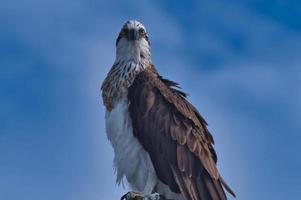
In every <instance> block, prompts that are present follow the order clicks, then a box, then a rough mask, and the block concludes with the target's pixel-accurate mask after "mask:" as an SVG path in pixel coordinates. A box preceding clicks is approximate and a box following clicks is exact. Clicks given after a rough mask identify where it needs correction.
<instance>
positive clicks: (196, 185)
mask: <svg viewBox="0 0 301 200" xmlns="http://www.w3.org/2000/svg"><path fill="white" fill-rule="evenodd" d="M175 86H177V84H176V83H174V82H172V81H167V80H161V79H160V77H159V76H158V75H157V74H156V73H155V72H154V71H149V70H146V71H144V72H141V73H140V74H139V75H138V76H137V77H136V78H135V81H134V83H133V84H132V86H131V87H130V88H129V92H128V99H129V102H130V104H129V112H130V116H131V119H132V122H133V132H134V135H135V136H136V137H137V139H138V140H139V142H140V143H141V144H142V146H143V147H144V148H145V150H146V151H147V152H148V153H149V155H150V158H151V160H152V163H153V165H154V168H155V170H156V173H157V176H158V178H159V179H160V180H161V181H162V182H163V183H165V184H167V185H168V186H169V187H170V188H171V190H172V191H174V192H177V193H178V192H181V193H182V195H183V196H184V198H185V200H198V199H202V200H212V199H213V200H226V195H225V193H224V191H223V187H222V185H223V186H224V187H225V188H226V189H227V190H228V191H230V193H231V194H232V193H233V192H232V190H231V189H230V188H229V187H228V186H227V185H226V184H225V183H224V181H223V180H222V179H221V178H220V176H219V173H218V170H217V168H216V154H215V151H214V149H213V146H212V144H213V138H212V136H211V134H210V133H209V132H208V130H207V127H206V125H207V124H206V122H205V120H204V119H203V118H202V117H201V116H200V115H199V114H198V112H197V111H196V109H195V108H194V107H193V106H192V105H191V104H190V103H189V102H188V101H187V100H186V99H185V98H184V95H183V94H182V93H180V92H179V91H177V90H175V89H172V88H170V87H175Z"/></svg>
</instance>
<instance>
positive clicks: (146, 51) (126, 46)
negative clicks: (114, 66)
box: [116, 20, 151, 62]
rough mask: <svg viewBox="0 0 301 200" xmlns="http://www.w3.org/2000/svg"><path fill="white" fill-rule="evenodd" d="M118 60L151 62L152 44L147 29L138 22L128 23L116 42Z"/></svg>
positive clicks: (131, 21)
mask: <svg viewBox="0 0 301 200" xmlns="http://www.w3.org/2000/svg"><path fill="white" fill-rule="evenodd" d="M116 54H117V56H116V60H123V61H127V60H128V61H130V60H132V61H134V62H141V61H143V60H149V61H150V55H151V53H150V42H149V39H148V35H147V33H146V29H145V27H144V26H143V25H142V24H141V23H140V22H138V21H136V20H130V21H127V22H126V23H125V24H124V25H123V27H122V29H121V31H120V33H119V35H118V38H117V40H116Z"/></svg>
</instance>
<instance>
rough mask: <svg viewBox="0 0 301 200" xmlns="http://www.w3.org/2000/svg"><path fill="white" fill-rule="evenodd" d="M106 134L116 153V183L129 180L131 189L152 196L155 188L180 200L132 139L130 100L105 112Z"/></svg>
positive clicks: (135, 139) (121, 102)
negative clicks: (162, 180)
mask: <svg viewBox="0 0 301 200" xmlns="http://www.w3.org/2000/svg"><path fill="white" fill-rule="evenodd" d="M106 132H107V136H108V139H109V140H110V142H111V144H112V146H113V148H114V152H115V158H114V165H115V168H116V172H117V179H116V182H117V183H118V184H120V183H121V182H122V179H123V177H126V179H127V181H128V183H129V185H130V187H131V189H133V190H135V191H140V192H144V193H145V194H150V193H152V192H153V190H154V189H155V190H156V191H157V192H159V193H160V194H162V195H164V196H165V197H167V198H173V199H180V195H177V194H175V193H173V192H171V191H170V189H169V188H168V186H166V185H165V184H163V183H162V182H161V181H160V180H159V179H158V178H157V176H156V173H155V170H154V167H153V165H152V162H151V159H150V157H149V155H148V153H147V152H146V151H145V150H144V149H143V147H142V146H141V144H140V143H139V141H138V140H137V138H135V137H134V136H133V129H132V121H131V118H130V116H129V113H128V101H127V100H126V99H123V100H121V101H119V103H117V104H116V105H115V107H114V109H113V110H112V111H111V112H106Z"/></svg>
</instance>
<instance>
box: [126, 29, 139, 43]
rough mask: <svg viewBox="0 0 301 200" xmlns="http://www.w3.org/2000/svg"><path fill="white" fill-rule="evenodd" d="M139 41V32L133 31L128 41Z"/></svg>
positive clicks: (129, 34)
mask: <svg viewBox="0 0 301 200" xmlns="http://www.w3.org/2000/svg"><path fill="white" fill-rule="evenodd" d="M138 39H139V33H138V31H137V30H135V29H131V30H130V31H129V33H128V40H132V41H135V40H138Z"/></svg>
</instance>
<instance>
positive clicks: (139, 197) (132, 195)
mask: <svg viewBox="0 0 301 200" xmlns="http://www.w3.org/2000/svg"><path fill="white" fill-rule="evenodd" d="M120 200H162V199H161V198H160V195H159V194H158V193H153V194H150V195H145V194H143V193H141V192H128V193H126V194H125V195H123V196H122V197H121V199H120Z"/></svg>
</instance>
